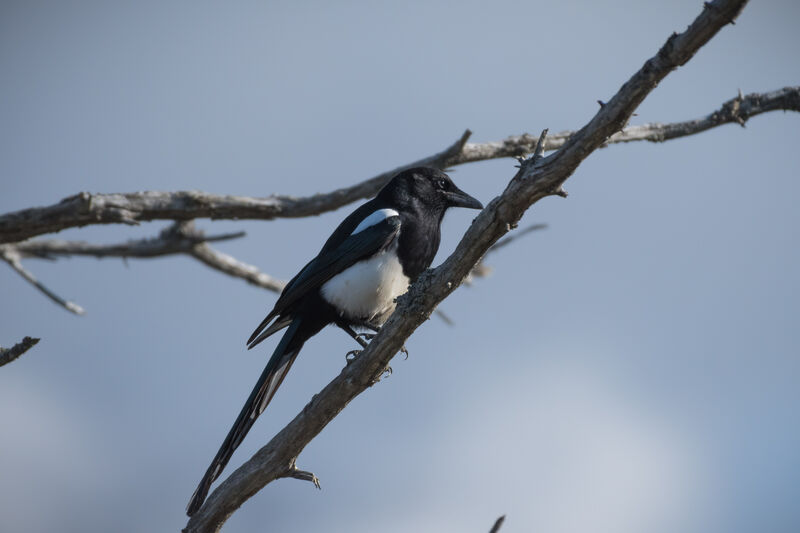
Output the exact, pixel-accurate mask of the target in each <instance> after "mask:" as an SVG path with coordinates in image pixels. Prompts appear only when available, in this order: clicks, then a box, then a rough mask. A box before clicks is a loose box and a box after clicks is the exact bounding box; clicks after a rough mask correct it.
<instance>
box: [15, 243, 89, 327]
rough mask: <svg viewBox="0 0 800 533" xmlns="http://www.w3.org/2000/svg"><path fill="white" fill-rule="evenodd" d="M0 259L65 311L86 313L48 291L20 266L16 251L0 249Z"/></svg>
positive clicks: (72, 303) (77, 313)
mask: <svg viewBox="0 0 800 533" xmlns="http://www.w3.org/2000/svg"><path fill="white" fill-rule="evenodd" d="M0 259H2V260H3V261H5V262H6V263H8V264H9V265H11V268H13V269H14V270H16V271H17V273H18V274H19V275H20V276H22V277H23V278H25V279H26V280H27V281H28V282H30V283H31V284H32V285H33V286H34V287H36V288H37V289H39V290H40V291H42V293H43V294H44V295H45V296H47V297H48V298H50V299H51V300H53V301H54V302H55V303H57V304H58V305H60V306H61V307H63V308H64V309H66V310H67V311H69V312H71V313H75V314H76V315H83V314H85V313H86V311H85V310H84V309H83V307H81V306H80V305H78V304H76V303H74V302H70V301H68V300H65V299H64V298H62V297H60V296H59V295H57V294H56V293H54V292H53V291H51V290H50V289H48V288H47V287H46V286H45V285H44V284H43V283H42V282H40V281H39V280H37V279H36V276H34V275H33V274H32V273H31V272H30V271H28V270H26V269H25V267H24V266H22V262H21V261H20V254H19V252H17V251H16V250H14V249H12V248H4V249H0Z"/></svg>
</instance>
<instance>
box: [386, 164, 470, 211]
mask: <svg viewBox="0 0 800 533" xmlns="http://www.w3.org/2000/svg"><path fill="white" fill-rule="evenodd" d="M378 197H379V198H382V199H384V200H386V201H387V202H389V203H390V204H391V205H396V206H398V207H404V206H408V207H413V206H423V207H425V208H426V209H427V210H429V211H431V212H433V213H440V214H444V211H445V210H446V209H447V208H448V207H469V208H471V209H483V205H481V203H480V202H479V201H478V200H476V199H475V198H473V197H472V196H470V195H469V194H467V193H465V192H464V191H462V190H461V189H459V188H458V187H456V186H455V184H454V183H453V180H451V179H450V176H448V175H447V174H445V173H444V172H442V171H441V170H438V169H435V168H430V167H416V168H410V169H408V170H404V171H403V172H401V173H399V174H398V175H396V176H395V177H394V178H392V181H390V182H389V183H388V184H387V185H386V186H385V187H384V188H383V189H382V190H381V192H380V193H378Z"/></svg>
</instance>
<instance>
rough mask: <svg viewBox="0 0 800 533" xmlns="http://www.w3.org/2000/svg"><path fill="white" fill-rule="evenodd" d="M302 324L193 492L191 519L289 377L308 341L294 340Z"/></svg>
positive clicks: (290, 333)
mask: <svg viewBox="0 0 800 533" xmlns="http://www.w3.org/2000/svg"><path fill="white" fill-rule="evenodd" d="M300 322H301V319H300V318H295V319H294V320H293V321H292V323H291V324H290V325H289V329H287V330H286V333H284V334H283V338H282V339H281V342H279V343H278V347H277V348H275V352H274V353H273V354H272V358H271V359H270V360H269V363H267V366H266V368H264V372H262V373H261V377H260V378H258V382H257V383H256V386H255V388H254V389H253V392H251V393H250V397H249V398H247V403H245V404H244V407H242V411H241V412H240V413H239V417H238V418H237V419H236V422H234V424H233V427H232V428H231V430H230V431H229V432H228V436H227V437H225V441H224V442H223V443H222V446H221V447H220V449H219V451H218V452H217V455H216V457H214V460H213V461H211V465H210V466H209V467H208V470H206V473H205V475H204V476H203V479H202V480H201V481H200V484H199V485H198V486H197V489H196V490H195V491H194V494H193V495H192V499H191V500H189V505H188V506H187V507H186V514H188V515H189V516H192V515H193V514H194V513H195V512H196V511H197V510H198V509H199V508H200V506H201V505H202V504H203V501H205V499H206V496H207V495H208V490H209V488H211V484H212V483H214V480H215V479H217V478H218V477H219V475H220V473H221V472H222V469H223V468H225V465H226V464H228V461H229V460H230V458H231V456H232V455H233V452H234V450H236V448H238V447H239V444H240V443H241V442H242V439H244V436H245V435H247V432H248V431H250V428H251V427H252V425H253V423H254V422H255V421H256V418H258V415H260V414H261V413H262V412H263V411H264V409H265V408H266V407H267V405H268V404H269V402H270V400H272V397H273V396H274V395H275V391H276V390H277V389H278V387H279V386H280V384H281V382H282V381H283V378H284V377H285V376H286V373H287V372H289V368H290V367H291V366H292V363H293V362H294V360H295V357H297V354H298V353H299V352H300V349H301V348H302V347H303V343H304V342H305V340H306V339H295V334H296V333H297V330H298V328H299V327H300Z"/></svg>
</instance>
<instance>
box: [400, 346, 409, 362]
mask: <svg viewBox="0 0 800 533" xmlns="http://www.w3.org/2000/svg"><path fill="white" fill-rule="evenodd" d="M400 351H401V352H403V355H405V356H406V359H408V348H406V345H405V344H404V345H402V346H401V347H400Z"/></svg>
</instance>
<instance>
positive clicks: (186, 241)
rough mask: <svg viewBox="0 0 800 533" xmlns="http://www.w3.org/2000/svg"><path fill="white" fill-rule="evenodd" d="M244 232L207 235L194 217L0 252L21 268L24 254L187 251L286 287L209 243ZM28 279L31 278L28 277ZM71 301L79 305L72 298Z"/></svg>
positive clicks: (250, 278) (263, 283)
mask: <svg viewBox="0 0 800 533" xmlns="http://www.w3.org/2000/svg"><path fill="white" fill-rule="evenodd" d="M244 235H245V233H244V232H243V231H238V232H234V233H224V234H221V235H211V236H207V235H205V234H204V233H203V231H202V230H200V229H197V228H195V226H194V223H193V222H192V221H188V222H176V223H175V224H172V225H170V226H169V227H167V228H165V229H164V230H162V231H161V233H159V235H158V236H157V237H152V238H148V239H137V240H130V241H128V242H125V243H121V244H89V243H86V242H82V241H64V240H58V239H38V240H33V241H25V242H21V243H14V244H0V256H1V257H3V259H5V260H6V261H7V262H11V261H9V259H8V258H11V260H12V261H14V260H15V262H14V263H12V267H14V268H15V270H17V271H18V272H19V268H22V269H23V270H24V268H23V267H22V264H21V261H20V259H21V258H37V259H51V260H54V259H57V258H59V257H69V256H73V255H77V256H89V257H97V258H98V259H101V258H107V257H121V258H123V259H127V258H138V259H148V258H152V257H161V256H165V255H175V254H184V255H188V256H191V257H194V258H195V259H197V260H198V261H200V262H202V263H204V264H205V265H207V266H209V267H211V268H213V269H215V270H218V271H220V272H222V273H223V274H227V275H229V276H233V277H236V278H242V279H244V280H245V281H247V282H248V283H251V284H253V285H256V286H258V287H262V288H264V289H268V290H271V291H273V292H280V291H281V290H283V286H284V285H285V282H284V281H281V280H278V279H275V278H273V277H272V276H270V275H269V274H265V273H264V272H261V271H259V270H258V268H256V267H254V266H253V265H248V264H247V263H244V262H242V261H239V260H238V259H236V258H234V257H231V256H230V255H227V254H224V253H222V252H218V251H216V250H214V249H213V248H211V247H210V246H209V245H208V243H209V242H219V241H225V240H230V239H236V238H239V237H243V236H244ZM15 265H16V266H15ZM17 267H18V268H17ZM26 272H27V271H26ZM20 273H21V272H20ZM23 275H24V274H23ZM26 279H28V278H27V277H26ZM29 281H30V280H29ZM37 286H38V285H37ZM46 294H47V293H46ZM48 296H50V294H48ZM56 302H57V303H59V304H61V300H60V299H59V300H56ZM67 303H68V304H70V305H73V306H74V305H75V304H71V303H70V302H67ZM61 305H63V304H61ZM70 310H72V309H70ZM73 312H74V311H73Z"/></svg>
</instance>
